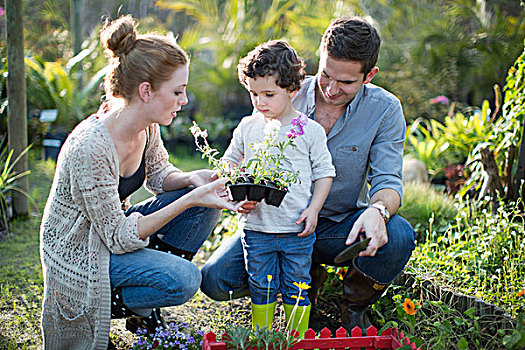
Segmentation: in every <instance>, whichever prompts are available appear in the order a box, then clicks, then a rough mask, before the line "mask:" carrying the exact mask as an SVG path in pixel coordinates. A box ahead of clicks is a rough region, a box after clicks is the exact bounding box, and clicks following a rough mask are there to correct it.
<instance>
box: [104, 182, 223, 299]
mask: <svg viewBox="0 0 525 350" xmlns="http://www.w3.org/2000/svg"><path fill="white" fill-rule="evenodd" d="M189 191H190V189H183V190H178V191H170V192H165V193H162V194H160V195H158V196H156V197H153V198H151V199H148V200H146V201H144V202H142V203H139V204H136V205H134V206H132V207H131V208H129V209H128V210H127V211H126V215H129V214H130V213H132V212H139V213H141V214H143V215H147V214H150V213H153V212H155V211H157V210H159V209H161V208H163V207H165V206H166V205H168V204H170V203H172V202H174V201H175V200H177V199H178V198H180V197H182V196H183V195H184V194H186V193H188V192H189ZM219 215H220V210H216V209H209V208H202V207H194V208H190V209H187V210H185V211H184V212H182V213H181V214H179V215H178V216H177V217H175V218H174V219H173V220H171V221H170V222H169V223H168V224H167V225H165V226H164V227H162V228H161V229H160V230H159V231H158V232H157V233H155V234H159V235H162V239H163V240H164V241H165V242H167V243H169V244H171V245H172V246H174V247H175V248H178V249H182V250H186V251H190V252H196V251H197V250H198V249H199V248H200V246H201V245H202V243H204V241H205V240H206V239H207V238H208V236H209V234H210V233H211V231H212V230H213V228H214V227H215V225H216V224H217V221H218V219H219ZM109 275H110V282H111V288H115V287H124V288H122V299H123V301H124V303H125V304H126V305H127V306H128V307H130V308H133V309H139V308H152V307H165V306H174V305H180V304H183V303H185V302H186V301H188V300H189V299H190V298H191V297H192V296H193V295H195V293H196V292H197V290H198V289H199V286H200V283H201V273H200V271H199V269H198V268H197V266H195V265H194V264H193V263H191V262H189V261H187V260H185V259H183V258H180V257H178V256H175V255H171V254H168V253H164V252H160V251H157V250H153V249H148V248H144V249H139V250H136V251H134V252H131V253H126V254H119V255H116V254H111V257H110V266H109Z"/></svg>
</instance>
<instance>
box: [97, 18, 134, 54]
mask: <svg viewBox="0 0 525 350" xmlns="http://www.w3.org/2000/svg"><path fill="white" fill-rule="evenodd" d="M100 40H101V42H102V44H103V45H104V47H105V48H106V49H107V50H109V51H110V52H111V53H112V55H113V56H116V57H118V56H121V55H125V54H127V53H128V52H130V51H131V49H132V48H133V46H134V45H135V41H136V40H137V32H136V30H135V21H133V18H132V17H131V15H126V16H122V17H120V18H118V19H116V20H114V21H112V22H110V21H109V20H108V19H107V20H106V22H105V24H104V27H103V28H102V30H101V33H100Z"/></svg>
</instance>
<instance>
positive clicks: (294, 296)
mask: <svg viewBox="0 0 525 350" xmlns="http://www.w3.org/2000/svg"><path fill="white" fill-rule="evenodd" d="M291 297H292V298H293V299H297V300H304V298H303V297H301V296H299V295H292V296H291Z"/></svg>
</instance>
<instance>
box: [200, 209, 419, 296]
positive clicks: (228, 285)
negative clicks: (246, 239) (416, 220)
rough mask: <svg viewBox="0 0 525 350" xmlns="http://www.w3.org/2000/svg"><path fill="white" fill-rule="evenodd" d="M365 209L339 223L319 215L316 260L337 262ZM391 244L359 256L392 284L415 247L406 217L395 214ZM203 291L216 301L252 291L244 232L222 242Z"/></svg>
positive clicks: (360, 263) (368, 270) (363, 266)
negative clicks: (245, 254) (243, 241)
mask: <svg viewBox="0 0 525 350" xmlns="http://www.w3.org/2000/svg"><path fill="white" fill-rule="evenodd" d="M364 210H365V209H362V210H358V211H355V212H354V213H352V214H350V215H349V216H348V217H347V218H346V219H344V220H343V221H341V222H339V223H337V222H334V221H332V220H329V219H326V218H319V222H318V224H317V229H316V230H315V232H316V234H317V239H316V241H315V244H314V252H313V262H314V263H319V264H328V265H336V264H334V258H335V257H336V256H337V254H339V253H340V252H341V251H343V250H344V249H345V248H346V247H347V245H346V244H345V242H346V238H347V237H348V233H349V232H350V230H351V229H352V226H353V225H354V223H355V221H356V220H357V218H358V217H359V216H360V215H361V214H362V213H363V211H364ZM386 228H387V232H388V243H387V244H385V245H384V246H382V247H381V248H379V250H378V251H377V253H376V255H375V256H374V257H358V258H357V259H356V266H357V267H358V269H359V270H361V271H362V272H363V273H364V274H366V275H368V276H370V277H372V278H373V279H374V280H375V281H376V282H378V283H380V284H387V283H391V282H392V281H393V280H394V278H396V276H397V275H398V274H399V273H400V272H401V271H402V270H403V268H404V267H405V265H406V263H407V262H408V260H409V259H410V255H411V254H412V251H413V250H414V248H415V243H414V240H415V232H414V230H413V229H412V227H411V226H410V224H409V223H408V221H406V220H405V219H404V218H402V217H401V216H399V215H394V216H392V218H391V219H390V220H389V221H388V223H387V225H386ZM201 272H202V283H201V290H202V291H203V292H204V293H205V294H206V295H208V296H209V297H210V298H212V299H215V300H228V299H229V297H230V294H229V293H230V291H231V292H232V297H233V298H239V297H242V296H246V295H249V294H250V291H249V289H248V275H247V273H246V269H245V268H244V261H243V253H242V245H241V240H240V233H239V232H237V233H235V234H234V235H233V236H232V237H230V239H228V241H226V242H224V243H222V244H221V246H220V247H219V248H218V249H217V251H215V253H214V254H213V255H212V256H211V257H210V258H209V259H208V261H207V262H206V264H205V265H204V266H203V268H202V270H201Z"/></svg>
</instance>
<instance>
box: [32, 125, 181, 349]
mask: <svg viewBox="0 0 525 350" xmlns="http://www.w3.org/2000/svg"><path fill="white" fill-rule="evenodd" d="M146 134H147V142H146V152H145V160H146V179H147V180H146V186H147V188H148V189H149V190H150V191H151V192H153V193H154V194H158V193H161V192H162V182H163V181H164V179H165V178H166V176H167V175H168V174H170V173H172V172H176V171H180V170H178V169H177V168H175V167H174V166H173V165H171V164H170V163H169V162H168V152H167V151H166V149H165V148H164V146H163V143H162V140H161V138H160V128H159V126H158V125H157V124H154V125H152V126H150V127H148V128H147V129H146ZM118 182H119V164H118V156H117V152H116V149H115V145H114V143H113V140H112V138H111V136H110V134H109V130H108V129H107V128H106V126H105V125H104V124H103V123H102V122H101V121H100V120H99V119H98V117H97V116H96V115H92V116H90V117H89V118H87V119H86V120H84V121H83V122H81V123H80V124H79V125H78V126H77V127H76V128H75V129H74V130H73V131H72V133H71V135H70V136H69V137H68V138H67V140H66V141H65V143H64V145H63V146H62V150H61V152H60V154H59V156H58V160H57V164H56V172H55V177H54V179H53V185H52V187H51V191H50V193H49V198H48V200H47V203H46V207H45V209H44V214H43V217H42V225H41V227H40V257H41V260H42V268H43V275H44V297H43V304H42V334H43V341H44V348H45V349H53V350H55V349H104V350H105V349H106V348H107V345H108V339H109V329H110V319H111V316H110V315H111V308H110V302H111V292H110V280H109V258H110V253H114V254H123V253H126V252H132V251H134V250H137V249H140V248H143V247H145V246H146V245H147V244H148V241H149V240H148V239H146V240H142V239H141V238H140V237H139V236H138V227H137V222H138V219H139V218H140V217H141V216H142V215H141V214H139V213H132V214H131V215H129V216H127V217H126V216H125V215H124V211H123V210H122V203H121V202H120V200H119V195H118Z"/></svg>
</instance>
